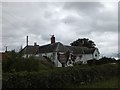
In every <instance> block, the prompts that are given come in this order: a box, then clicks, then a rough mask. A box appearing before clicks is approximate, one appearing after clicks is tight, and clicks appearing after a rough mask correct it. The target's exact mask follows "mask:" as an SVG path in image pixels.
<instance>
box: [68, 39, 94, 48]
mask: <svg viewBox="0 0 120 90" xmlns="http://www.w3.org/2000/svg"><path fill="white" fill-rule="evenodd" d="M70 45H71V46H82V47H88V48H94V47H95V46H96V44H95V43H94V42H93V41H92V40H89V39H87V38H82V39H80V38H79V39H77V40H76V41H73V42H72V43H70Z"/></svg>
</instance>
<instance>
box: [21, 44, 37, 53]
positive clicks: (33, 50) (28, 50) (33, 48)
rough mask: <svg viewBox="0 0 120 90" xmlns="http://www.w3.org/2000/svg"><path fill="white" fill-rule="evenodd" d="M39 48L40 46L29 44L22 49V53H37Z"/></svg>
mask: <svg viewBox="0 0 120 90" xmlns="http://www.w3.org/2000/svg"><path fill="white" fill-rule="evenodd" d="M38 48H39V46H32V45H28V46H26V47H25V48H23V49H22V50H21V51H20V53H23V54H36V52H37V50H38Z"/></svg>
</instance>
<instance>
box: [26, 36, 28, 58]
mask: <svg viewBox="0 0 120 90" xmlns="http://www.w3.org/2000/svg"><path fill="white" fill-rule="evenodd" d="M27 49H28V36H27V37H26V58H28V50H27Z"/></svg>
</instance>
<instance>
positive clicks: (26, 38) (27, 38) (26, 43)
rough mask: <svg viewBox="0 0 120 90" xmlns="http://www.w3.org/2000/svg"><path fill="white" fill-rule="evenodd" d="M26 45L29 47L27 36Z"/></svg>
mask: <svg viewBox="0 0 120 90" xmlns="http://www.w3.org/2000/svg"><path fill="white" fill-rule="evenodd" d="M26 45H27V46H28V36H27V38H26Z"/></svg>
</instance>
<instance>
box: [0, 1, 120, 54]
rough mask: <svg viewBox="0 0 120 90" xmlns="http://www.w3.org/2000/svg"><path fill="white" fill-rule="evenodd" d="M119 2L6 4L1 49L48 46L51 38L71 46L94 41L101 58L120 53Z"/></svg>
mask: <svg viewBox="0 0 120 90" xmlns="http://www.w3.org/2000/svg"><path fill="white" fill-rule="evenodd" d="M117 21H118V3H117V2H3V3H2V40H3V42H2V49H1V51H4V50H5V46H8V50H11V49H16V50H17V49H19V48H20V46H21V45H22V46H23V47H24V46H25V45H26V36H27V35H28V36H29V44H30V45H33V44H34V42H37V44H39V45H44V44H49V43H50V35H52V34H54V35H55V37H56V41H59V42H61V43H63V44H65V45H69V44H70V43H71V42H72V41H74V40H76V39H78V38H89V39H90V40H93V41H94V42H95V44H96V47H98V48H99V51H100V53H101V55H102V56H111V55H113V54H115V53H118V22H117Z"/></svg>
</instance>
